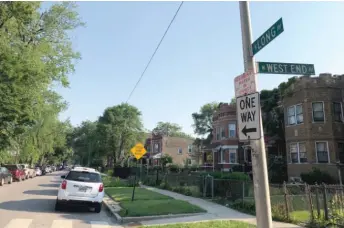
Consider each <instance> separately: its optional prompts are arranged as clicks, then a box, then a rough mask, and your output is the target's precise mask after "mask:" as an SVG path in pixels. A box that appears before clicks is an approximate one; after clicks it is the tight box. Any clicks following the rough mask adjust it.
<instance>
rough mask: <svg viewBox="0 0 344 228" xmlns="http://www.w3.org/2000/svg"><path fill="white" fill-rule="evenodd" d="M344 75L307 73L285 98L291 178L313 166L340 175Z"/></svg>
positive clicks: (343, 148)
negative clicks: (313, 75)
mask: <svg viewBox="0 0 344 228" xmlns="http://www.w3.org/2000/svg"><path fill="white" fill-rule="evenodd" d="M343 99H344V75H341V76H332V75H331V74H320V75H319V77H309V76H303V77H300V78H298V79H297V81H296V82H295V83H294V84H293V85H291V87H290V91H289V92H288V93H287V94H286V95H285V96H284V98H283V101H282V103H283V107H284V113H285V137H286V150H287V161H288V177H289V178H291V177H299V176H300V174H301V173H302V172H309V171H311V169H312V167H317V168H319V169H321V170H326V171H327V172H329V173H330V174H331V175H332V176H333V177H335V178H337V177H338V176H337V167H336V162H337V161H340V162H341V163H344V122H343Z"/></svg>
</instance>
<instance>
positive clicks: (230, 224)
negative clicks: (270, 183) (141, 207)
mask: <svg viewBox="0 0 344 228" xmlns="http://www.w3.org/2000/svg"><path fill="white" fill-rule="evenodd" d="M143 227H146V228H209V227H211V228H255V227H256V226H255V225H252V224H248V223H244V222H238V221H223V220H221V221H208V222H192V223H175V224H168V225H156V226H155V225H153V226H142V228H143Z"/></svg>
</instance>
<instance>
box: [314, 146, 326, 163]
mask: <svg viewBox="0 0 344 228" xmlns="http://www.w3.org/2000/svg"><path fill="white" fill-rule="evenodd" d="M315 147H316V152H317V160H318V161H317V162H318V163H329V153H328V149H327V142H316V143H315Z"/></svg>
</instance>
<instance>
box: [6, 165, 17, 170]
mask: <svg viewBox="0 0 344 228" xmlns="http://www.w3.org/2000/svg"><path fill="white" fill-rule="evenodd" d="M4 167H6V168H7V169H8V170H15V169H18V167H17V166H16V165H4Z"/></svg>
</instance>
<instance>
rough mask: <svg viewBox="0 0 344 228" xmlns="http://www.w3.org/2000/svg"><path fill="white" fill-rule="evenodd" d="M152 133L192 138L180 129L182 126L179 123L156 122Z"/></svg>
mask: <svg viewBox="0 0 344 228" xmlns="http://www.w3.org/2000/svg"><path fill="white" fill-rule="evenodd" d="M153 133H154V134H162V135H165V136H171V137H181V138H188V139H193V137H192V136H191V135H188V134H186V133H185V132H183V131H182V127H181V126H180V125H178V124H176V123H170V122H158V123H157V126H156V127H155V128H154V129H153Z"/></svg>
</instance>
